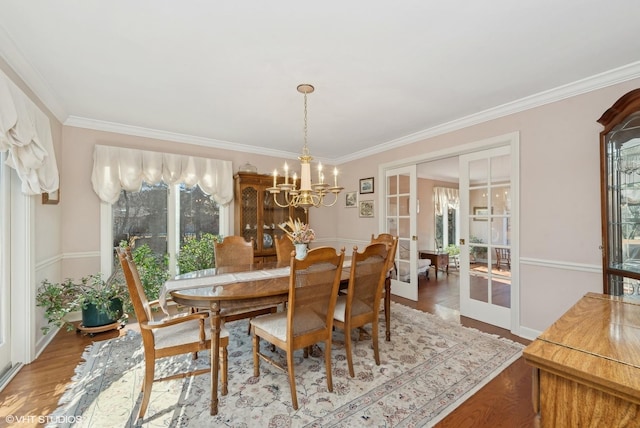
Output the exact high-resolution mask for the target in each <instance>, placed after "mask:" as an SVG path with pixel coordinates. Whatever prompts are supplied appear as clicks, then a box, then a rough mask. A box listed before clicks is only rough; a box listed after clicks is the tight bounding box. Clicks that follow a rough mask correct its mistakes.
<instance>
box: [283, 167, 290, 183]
mask: <svg viewBox="0 0 640 428" xmlns="http://www.w3.org/2000/svg"><path fill="white" fill-rule="evenodd" d="M284 184H289V165H287V163H286V162H285V163H284Z"/></svg>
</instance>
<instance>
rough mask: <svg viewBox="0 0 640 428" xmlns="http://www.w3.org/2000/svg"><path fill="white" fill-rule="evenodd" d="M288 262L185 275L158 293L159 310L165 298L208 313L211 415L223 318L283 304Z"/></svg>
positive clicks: (345, 273) (346, 270)
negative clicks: (209, 325) (168, 297)
mask: <svg viewBox="0 0 640 428" xmlns="http://www.w3.org/2000/svg"><path fill="white" fill-rule="evenodd" d="M350 266H351V261H350V260H349V259H347V258H345V261H344V263H343V268H342V276H341V281H340V287H341V289H344V288H346V287H347V285H348V283H349V274H350ZM289 272H290V265H289V262H265V263H256V264H252V265H238V266H225V267H219V268H211V269H204V270H199V271H194V272H189V273H185V274H182V275H178V276H176V277H175V278H174V279H172V280H169V281H167V282H166V283H165V284H164V286H163V287H162V289H161V291H160V296H159V300H160V306H161V307H162V308H163V310H165V311H166V312H168V309H167V303H166V301H167V296H171V298H172V300H173V301H174V302H175V303H177V304H179V305H182V306H186V307H191V308H197V309H205V310H209V311H210V316H209V320H210V324H211V333H212V334H211V352H210V357H211V415H216V414H217V413H218V365H219V353H218V351H217V350H218V347H219V346H220V330H221V325H222V322H223V320H224V319H225V318H226V317H229V316H232V315H236V314H240V313H244V312H249V311H253V310H257V309H261V308H269V307H274V306H277V305H279V304H282V303H285V302H286V301H287V300H288V295H289ZM390 302H391V281H390V278H387V280H386V281H385V293H384V312H385V321H386V336H385V337H386V340H387V341H389V340H391V332H390V310H391V303H390Z"/></svg>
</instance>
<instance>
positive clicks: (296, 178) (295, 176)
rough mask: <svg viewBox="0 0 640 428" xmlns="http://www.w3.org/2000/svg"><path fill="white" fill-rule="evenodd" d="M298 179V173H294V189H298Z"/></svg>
mask: <svg viewBox="0 0 640 428" xmlns="http://www.w3.org/2000/svg"><path fill="white" fill-rule="evenodd" d="M297 180H298V173H297V172H294V173H293V190H296V181H297Z"/></svg>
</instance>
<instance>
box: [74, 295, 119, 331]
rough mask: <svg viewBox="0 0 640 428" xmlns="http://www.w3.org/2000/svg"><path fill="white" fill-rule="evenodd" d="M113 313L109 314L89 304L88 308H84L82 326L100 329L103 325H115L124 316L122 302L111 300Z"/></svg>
mask: <svg viewBox="0 0 640 428" xmlns="http://www.w3.org/2000/svg"><path fill="white" fill-rule="evenodd" d="M109 307H110V310H111V313H107V312H105V311H103V310H102V309H98V307H96V305H93V304H91V303H90V304H88V305H87V307H86V308H82V326H83V327H100V326H103V325H109V324H113V323H115V322H116V321H118V320H119V319H120V317H121V316H122V300H120V299H111V304H110V306H109Z"/></svg>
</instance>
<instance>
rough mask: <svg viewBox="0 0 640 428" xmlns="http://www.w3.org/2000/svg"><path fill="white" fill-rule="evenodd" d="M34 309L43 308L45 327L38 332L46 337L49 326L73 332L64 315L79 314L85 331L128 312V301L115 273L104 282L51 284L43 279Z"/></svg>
mask: <svg viewBox="0 0 640 428" xmlns="http://www.w3.org/2000/svg"><path fill="white" fill-rule="evenodd" d="M36 305H38V306H40V307H43V308H44V311H45V317H46V319H47V321H48V323H49V324H48V325H47V326H46V327H42V331H43V333H44V334H47V333H48V332H49V330H50V329H51V327H52V326H56V327H62V326H66V329H67V331H71V330H73V329H74V328H75V326H74V324H72V323H71V322H69V321H68V320H67V315H68V314H70V313H71V312H77V311H82V313H83V314H82V315H83V325H84V326H87V327H93V326H98V325H105V324H109V323H114V322H116V321H117V320H118V319H119V318H120V317H121V316H122V314H123V312H124V311H125V310H126V309H128V308H129V306H130V300H129V293H128V290H127V286H126V284H125V283H124V280H123V278H122V275H118V274H117V272H116V273H115V274H114V275H112V276H111V277H110V278H109V279H108V280H107V281H105V280H103V279H102V276H101V275H100V274H94V275H89V276H86V277H83V278H82V279H80V281H74V280H72V279H65V280H64V281H62V282H58V283H54V282H50V281H49V280H46V279H45V280H43V281H42V283H41V284H40V287H39V288H38V291H37V294H36ZM101 323H102V324H101ZM87 324H88V325H87ZM91 324H94V325H91Z"/></svg>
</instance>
